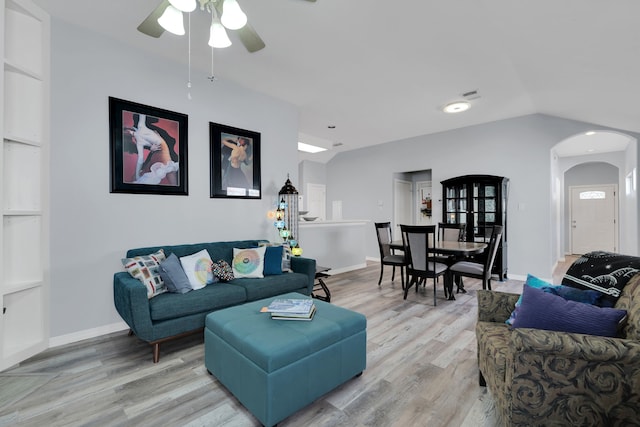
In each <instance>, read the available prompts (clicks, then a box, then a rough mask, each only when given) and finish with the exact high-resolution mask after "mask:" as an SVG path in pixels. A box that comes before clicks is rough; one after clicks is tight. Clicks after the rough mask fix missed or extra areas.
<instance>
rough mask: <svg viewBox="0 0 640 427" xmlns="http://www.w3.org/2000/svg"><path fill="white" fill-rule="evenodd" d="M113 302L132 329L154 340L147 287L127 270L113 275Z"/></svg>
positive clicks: (145, 338)
mask: <svg viewBox="0 0 640 427" xmlns="http://www.w3.org/2000/svg"><path fill="white" fill-rule="evenodd" d="M113 302H114V304H115V306H116V310H117V311H118V314H120V316H121V317H122V319H123V320H124V321H125V322H126V323H127V325H129V327H130V328H131V330H132V331H133V332H134V333H135V334H136V336H138V338H141V339H143V340H147V341H149V340H152V339H153V337H152V335H151V334H152V329H153V325H152V323H151V312H150V310H149V299H148V298H147V288H146V287H145V286H144V284H143V283H142V282H140V281H139V280H138V279H136V278H134V277H131V275H130V274H129V273H127V272H122V271H121V272H118V273H115V274H114V275H113Z"/></svg>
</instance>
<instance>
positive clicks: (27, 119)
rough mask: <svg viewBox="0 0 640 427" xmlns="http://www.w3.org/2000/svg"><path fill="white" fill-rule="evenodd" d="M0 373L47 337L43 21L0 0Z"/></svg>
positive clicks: (23, 6) (15, 0)
mask: <svg viewBox="0 0 640 427" xmlns="http://www.w3.org/2000/svg"><path fill="white" fill-rule="evenodd" d="M0 4H2V8H1V9H0V14H1V16H0V18H1V20H2V22H3V24H4V25H3V30H2V32H1V34H0V51H1V53H2V58H3V67H2V73H0V100H1V102H0V132H1V133H2V147H0V148H1V149H0V165H1V168H2V169H1V172H0V176H1V177H2V184H1V185H0V206H1V208H2V227H1V228H0V240H1V241H2V244H0V271H1V272H2V273H1V276H0V280H1V282H0V298H1V302H2V312H1V314H0V370H4V369H7V368H8V367H10V366H12V365H15V364H16V363H18V362H20V361H22V360H24V359H26V358H28V357H30V356H32V355H34V354H36V353H38V352H40V351H42V350H44V349H45V348H46V347H47V344H48V339H49V327H48V317H49V311H48V310H49V309H48V307H49V201H48V200H49V185H48V177H49V114H50V107H49V91H50V77H49V75H50V65H49V51H50V45H49V32H50V23H49V16H48V15H47V14H46V13H45V12H44V11H42V10H41V9H40V8H38V7H37V6H35V5H34V4H33V3H32V2H31V1H30V0H0Z"/></svg>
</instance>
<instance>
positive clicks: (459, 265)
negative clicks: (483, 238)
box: [449, 225, 502, 290]
mask: <svg viewBox="0 0 640 427" xmlns="http://www.w3.org/2000/svg"><path fill="white" fill-rule="evenodd" d="M501 240H502V226H501V225H494V226H493V231H492V232H491V238H490V239H489V245H488V247H487V249H486V255H487V256H486V257H484V262H472V261H459V262H456V263H455V264H453V265H452V266H450V267H449V270H450V271H451V274H453V275H454V276H465V277H472V278H475V279H481V280H482V289H489V290H491V269H492V268H493V263H494V262H495V259H496V254H497V253H498V247H499V246H500V241H501Z"/></svg>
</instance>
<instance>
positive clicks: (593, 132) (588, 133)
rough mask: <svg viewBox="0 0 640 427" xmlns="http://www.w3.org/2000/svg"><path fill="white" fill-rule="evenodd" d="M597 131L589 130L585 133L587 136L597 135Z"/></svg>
mask: <svg viewBox="0 0 640 427" xmlns="http://www.w3.org/2000/svg"><path fill="white" fill-rule="evenodd" d="M595 134H596V133H595V131H592V130H590V131H589V132H586V133H585V135H587V136H591V135H595Z"/></svg>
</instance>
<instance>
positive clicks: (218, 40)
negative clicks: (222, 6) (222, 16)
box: [209, 20, 231, 48]
mask: <svg viewBox="0 0 640 427" xmlns="http://www.w3.org/2000/svg"><path fill="white" fill-rule="evenodd" d="M209 46H211V47H215V48H225V47H229V46H231V40H229V36H228V35H227V31H226V30H225V29H224V27H223V26H222V24H221V23H220V21H218V20H214V21H213V22H212V23H211V28H210V30H209Z"/></svg>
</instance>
